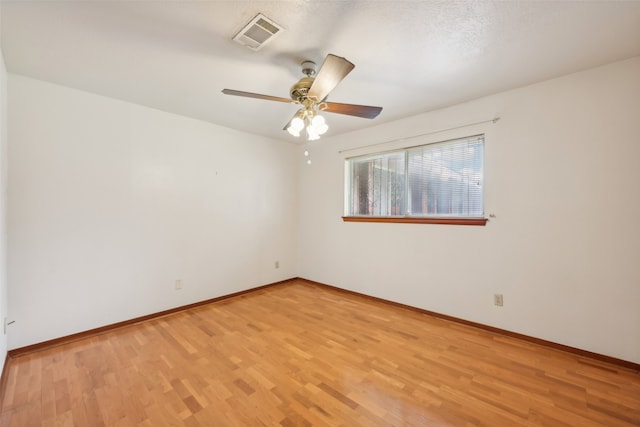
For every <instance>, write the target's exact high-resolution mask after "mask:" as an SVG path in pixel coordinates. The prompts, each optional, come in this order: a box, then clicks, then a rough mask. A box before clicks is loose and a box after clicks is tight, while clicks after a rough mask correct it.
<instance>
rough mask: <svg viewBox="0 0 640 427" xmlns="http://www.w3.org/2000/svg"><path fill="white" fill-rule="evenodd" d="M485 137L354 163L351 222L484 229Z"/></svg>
mask: <svg viewBox="0 0 640 427" xmlns="http://www.w3.org/2000/svg"><path fill="white" fill-rule="evenodd" d="M483 148H484V136H483V135H478V136H473V137H469V138H462V139H455V140H451V141H445V142H439V143H434V144H428V145H422V146H418V147H411V148H407V149H404V150H398V151H392V152H385V153H377V154H373V155H367V156H362V157H353V158H350V159H347V162H346V172H347V173H346V189H347V197H346V199H347V202H346V207H345V217H344V219H345V221H377V222H430V223H434V222H436V223H453V224H469V225H484V224H485V223H486V219H484V218H483V216H484V208H483V182H482V181H483V151H484V150H483Z"/></svg>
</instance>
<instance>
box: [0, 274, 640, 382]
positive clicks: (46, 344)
mask: <svg viewBox="0 0 640 427" xmlns="http://www.w3.org/2000/svg"><path fill="white" fill-rule="evenodd" d="M297 280H300V281H303V282H306V283H309V284H312V285H315V286H319V287H323V288H326V289H331V290H333V291H336V292H342V293H345V294H350V295H356V296H359V297H362V298H366V299H370V300H372V301H376V302H380V303H384V304H389V305H393V306H395V307H400V308H404V309H406V310H411V311H414V312H418V313H421V314H425V315H428V316H432V317H436V318H439V319H443V320H448V321H450V322H455V323H458V324H461V325H466V326H471V327H474V328H478V329H482V330H485V331H488V332H492V333H495V334H499V335H504V336H507V337H511V338H515V339H519V340H522V341H525V342H529V343H533V344H538V345H542V346H545V347H549V348H553V349H556V350H560V351H564V352H567V353H570V354H573V355H576V356H580V357H584V358H586V359H591V360H596V361H599V362H604V363H609V364H612V365H615V366H618V367H621V368H626V369H630V370H633V371H636V372H639V373H640V363H635V362H631V361H628V360H624V359H618V358H616V357H612V356H607V355H604V354H599V353H594V352H591V351H588V350H583V349H580V348H576V347H571V346H567V345H564V344H559V343H556V342H553V341H547V340H544V339H541V338H536V337H532V336H529V335H524V334H521V333H518V332H512V331H509V330H507V329H501V328H496V327H494V326H489V325H485V324H482V323H478V322H472V321H470V320H465V319H461V318H459V317H454V316H450V315H447V314H442V313H437V312H435V311H430V310H426V309H423V308H419V307H414V306H411V305H407V304H402V303H399V302H395V301H391V300H387V299H384V298H379V297H374V296H371V295H367V294H363V293H360V292H356V291H352V290H349V289H344V288H340V287H337V286H333V285H328V284H326V283H321V282H316V281H314V280H309V279H305V278H303V277H294V278H291V279H286V280H281V281H279V282H274V283H270V284H267V285H262V286H258V287H255V288H251V289H246V290H243V291H239V292H234V293H232V294H228V295H223V296H219V297H216V298H211V299H208V300H204V301H199V302H195V303H192V304H188V305H184V306H180V307H175V308H171V309H169V310H164V311H160V312H157V313H152V314H148V315H146V316H140V317H136V318H134V319H130V320H125V321H122V322H118V323H113V324H111V325H106V326H102V327H99V328H95V329H90V330H87V331H84V332H78V333H76V334H71V335H67V336H64V337H60V338H54V339H52V340H48V341H43V342H40V343H36V344H32V345H28V346H25V347H20V348H16V349H13V350H9V351H8V352H7V356H6V357H5V361H4V369H3V370H2V376H0V393H3V391H4V387H5V384H6V381H7V374H6V372H7V364H8V362H9V360H10V359H13V358H15V357H19V356H24V355H26V354H30V353H33V352H36V351H41V350H45V349H49V348H51V347H56V346H59V345H62V344H67V343H70V342H74V341H78V340H81V339H84V338H88V337H91V336H95V335H100V334H104V333H107V332H110V331H113V330H115V329H120V328H124V327H126V326H129V325H134V324H137V323H140V322H144V321H147V320H151V319H156V318H159V317H163V316H168V315H170V314H174V313H178V312H181V311H184V310H189V309H192V308H195V307H200V306H203V305H207V304H211V303H215V302H218V301H223V300H227V299H230V298H235V297H238V296H242V295H246V294H250V293H254V292H257V291H260V290H263V289H267V288H270V287H274V286H278V285H282V284H286V283H290V282H295V281H297Z"/></svg>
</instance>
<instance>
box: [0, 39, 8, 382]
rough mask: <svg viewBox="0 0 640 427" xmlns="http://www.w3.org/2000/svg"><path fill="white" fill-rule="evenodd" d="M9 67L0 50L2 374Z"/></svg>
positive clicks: (0, 361)
mask: <svg viewBox="0 0 640 427" xmlns="http://www.w3.org/2000/svg"><path fill="white" fill-rule="evenodd" d="M6 317H7V69H6V67H5V64H4V57H3V54H2V50H0V328H2V333H0V374H2V369H3V368H4V360H5V358H6V356H7V335H6V334H5V333H4V322H5V318H6Z"/></svg>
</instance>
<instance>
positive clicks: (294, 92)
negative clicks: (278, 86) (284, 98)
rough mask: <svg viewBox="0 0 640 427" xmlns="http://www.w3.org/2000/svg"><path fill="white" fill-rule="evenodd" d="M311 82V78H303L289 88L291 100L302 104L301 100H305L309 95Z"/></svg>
mask: <svg viewBox="0 0 640 427" xmlns="http://www.w3.org/2000/svg"><path fill="white" fill-rule="evenodd" d="M313 80H314V78H313V77H303V78H301V79H300V80H298V81H297V82H296V83H295V84H294V85H293V86H291V89H290V90H289V94H290V95H291V99H293V100H294V101H298V102H300V103H302V100H303V99H305V98H306V97H307V94H308V93H309V88H311V85H312V84H313Z"/></svg>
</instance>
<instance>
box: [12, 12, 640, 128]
mask: <svg viewBox="0 0 640 427" xmlns="http://www.w3.org/2000/svg"><path fill="white" fill-rule="evenodd" d="M0 7H1V9H0V12H1V17H2V21H1V33H0V37H1V41H2V49H3V53H4V59H5V63H6V66H7V69H8V71H9V72H11V73H17V74H22V75H26V76H30V77H34V78H37V79H42V80H46V81H50V82H53V83H57V84H61V85H65V86H69V87H72V88H78V89H82V90H86V91H89V92H94V93H97V94H101V95H105V96H108V97H112V98H117V99H122V100H126V101H130V102H134V103H137V104H141V105H145V106H148V107H152V108H156V109H160V110H164V111H169V112H173V113H176V114H180V115H184V116H189V117H194V118H197V119H201V120H205V121H208V122H212V123H216V124H219V125H223V126H227V127H231V128H235V129H241V130H244V131H247V132H251V133H255V134H260V135H265V136H269V137H274V138H279V139H284V140H290V141H295V140H296V139H295V138H293V137H291V136H290V135H288V134H287V133H286V132H284V131H282V128H283V126H284V125H285V124H286V123H287V122H288V121H289V119H290V118H291V116H292V115H293V114H294V112H295V111H296V110H297V108H296V106H294V105H289V104H285V103H277V102H269V101H264V100H256V99H249V98H240V97H233V96H226V95H223V94H222V93H221V92H220V91H221V90H222V89H223V88H230V89H237V90H244V91H249V92H257V93H262V94H267V95H275V96H280V97H288V90H289V87H290V86H291V85H292V84H293V83H294V82H295V81H297V79H298V78H299V77H302V74H301V71H300V66H299V64H300V62H301V61H302V60H306V59H309V60H313V61H315V62H317V63H318V65H320V64H321V62H322V60H323V58H324V57H325V56H326V55H327V54H328V53H333V54H336V55H338V56H343V57H346V58H347V59H349V60H350V61H351V62H353V63H354V64H355V65H356V68H355V69H354V71H353V72H352V73H351V74H350V75H348V76H347V77H346V79H345V80H343V81H342V83H340V85H339V86H338V87H337V88H336V89H335V90H334V91H333V92H332V93H331V95H330V99H329V100H331V101H334V102H346V103H355V104H364V105H375V106H382V107H384V109H383V111H382V113H381V114H380V116H378V118H376V119H374V120H367V119H361V118H356V117H349V116H340V115H335V114H327V121H328V124H329V126H330V129H329V132H328V134H327V135H336V134H338V133H342V132H347V131H350V130H355V129H360V128H363V127H366V126H372V125H376V124H379V123H383V122H387V121H391V120H395V119H399V118H402V117H406V116H409V115H413V114H417V113H421V112H425V111H429V110H433V109H436V108H440V107H444V106H448V105H453V104H456V103H459V102H462V101H466V100H470V99H474V98H477V97H480V96H484V95H489V94H492V93H496V92H499V91H503V90H506V89H511V88H515V87H519V86H523V85H527V84H530V83H534V82H537V81H541V80H545V79H548V78H551V77H555V76H560V75H564V74H568V73H571V72H575V71H579V70H583V69H586V68H591V67H594V66H598V65H602V64H605V63H608V62H613V61H616V60H620V59H625V58H630V57H633V56H637V55H640V1H603V2H599V1H588V2H587V1H311V0H307V1H303V0H298V1H121V0H118V1H115V0H114V1H86V2H83V1H38V2H35V1H34V2H32V1H2V3H1V6H0ZM260 12H261V13H263V14H265V15H266V16H267V17H269V18H271V19H273V20H274V21H276V22H277V23H279V24H280V25H282V26H283V27H284V28H285V29H286V30H285V32H283V33H282V34H281V35H280V36H278V37H277V38H276V39H274V40H273V41H272V42H271V43H269V44H267V45H266V46H265V47H264V48H263V49H262V50H261V51H259V52H253V51H251V50H249V49H247V48H245V47H243V46H240V45H238V44H236V43H235V42H233V41H232V40H231V39H232V37H233V36H234V35H235V34H236V33H237V32H238V31H239V30H240V29H241V28H242V27H243V26H244V25H245V24H246V23H247V22H249V21H250V20H251V19H252V18H253V17H254V16H255V15H256V14H257V13H260ZM491 113H494V112H491Z"/></svg>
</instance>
